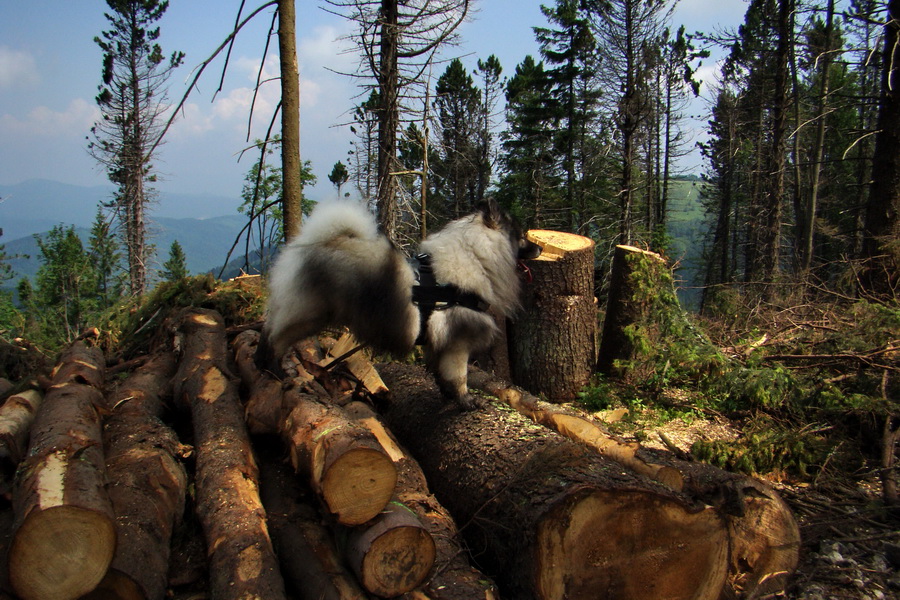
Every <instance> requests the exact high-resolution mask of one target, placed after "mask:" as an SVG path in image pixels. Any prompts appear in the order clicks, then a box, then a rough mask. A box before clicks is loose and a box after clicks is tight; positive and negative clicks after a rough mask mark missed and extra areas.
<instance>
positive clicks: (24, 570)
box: [9, 342, 116, 600]
mask: <svg viewBox="0 0 900 600" xmlns="http://www.w3.org/2000/svg"><path fill="white" fill-rule="evenodd" d="M103 368H104V361H103V354H102V353H101V352H100V351H99V350H98V349H96V348H87V347H86V346H85V345H84V344H83V343H81V342H77V343H75V344H73V345H72V346H71V347H70V348H69V349H68V350H67V351H66V352H64V353H63V356H62V357H61V358H60V362H59V365H58V366H57V368H56V369H54V376H53V380H52V386H51V387H50V389H49V390H48V392H47V395H46V397H45V398H44V402H43V404H42V405H41V408H40V410H39V411H38V413H37V416H36V417H35V421H34V424H33V427H32V432H31V442H30V444H29V449H28V456H27V458H26V459H25V460H24V461H23V462H22V465H21V467H20V469H19V474H18V476H17V479H16V485H15V489H14V491H13V510H14V512H15V523H14V526H13V528H14V534H13V538H12V542H11V545H10V550H9V578H10V583H11V584H12V587H13V589H14V590H15V591H16V594H17V595H18V596H20V597H21V598H23V599H24V600H30V599H32V598H34V599H46V598H73V599H74V598H78V597H79V596H81V595H82V594H85V593H87V592H89V591H91V590H92V589H94V587H96V586H97V584H98V583H99V582H100V580H101V579H103V575H104V574H105V573H106V570H107V568H108V567H109V564H110V562H111V561H112V558H113V552H114V550H115V546H116V532H115V527H114V525H113V523H114V515H113V511H112V505H111V504H110V501H109V497H108V495H107V492H106V488H105V485H104V484H105V479H106V473H105V466H104V461H103V450H102V444H101V441H100V436H101V434H100V417H99V414H98V409H97V407H98V406H102V402H103V397H102V395H101V393H100V392H99V391H98V389H97V388H95V387H92V386H91V385H88V384H86V383H83V382H84V381H91V382H93V383H94V384H97V385H98V386H99V385H102V382H103Z"/></svg>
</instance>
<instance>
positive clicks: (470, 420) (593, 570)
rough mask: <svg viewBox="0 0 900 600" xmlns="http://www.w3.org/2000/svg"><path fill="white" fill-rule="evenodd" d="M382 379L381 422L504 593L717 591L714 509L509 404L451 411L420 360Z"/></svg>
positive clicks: (719, 527)
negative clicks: (390, 396)
mask: <svg viewBox="0 0 900 600" xmlns="http://www.w3.org/2000/svg"><path fill="white" fill-rule="evenodd" d="M382 377H383V378H384V380H385V382H386V383H387V385H388V386H389V387H391V388H392V390H393V393H394V400H393V402H392V403H391V406H390V407H389V409H388V410H387V411H386V412H385V420H386V422H387V424H388V425H389V426H390V428H391V430H392V431H393V432H394V433H395V434H396V435H397V436H398V438H399V439H400V440H401V441H402V442H403V444H404V445H405V446H406V447H407V448H409V449H410V451H411V452H413V453H414V454H415V455H416V456H417V457H418V458H419V460H420V464H421V465H422V468H423V470H424V471H425V473H426V474H427V475H428V477H429V482H430V483H431V485H432V486H433V489H434V493H435V495H436V496H437V497H438V498H439V499H440V500H441V502H442V503H444V504H445V505H446V506H447V507H448V508H449V509H450V512H451V513H452V514H453V515H454V516H455V518H456V520H457V521H458V522H461V523H465V524H466V526H465V529H464V531H465V535H466V539H467V541H468V542H469V546H470V548H471V549H472V552H473V554H474V555H475V556H477V557H478V560H479V563H480V564H481V565H483V566H484V568H485V569H486V571H487V572H488V573H489V574H491V575H493V576H495V577H496V578H497V580H498V582H499V583H500V584H501V589H503V590H504V594H505V595H508V596H509V597H517V598H541V599H544V598H553V599H562V598H567V599H579V598H596V597H597V593H598V590H601V591H602V592H603V593H605V594H607V595H609V596H611V597H612V596H614V597H616V598H619V599H638V598H641V599H646V598H661V597H665V598H672V599H675V598H692V599H694V600H700V599H703V598H709V599H717V598H719V595H720V593H721V591H722V589H723V585H724V582H725V576H726V571H727V560H728V542H727V538H726V532H725V527H724V524H723V522H722V520H721V518H720V516H719V515H718V514H717V513H716V512H715V511H714V510H711V509H708V508H704V506H703V505H701V504H697V503H694V502H692V501H691V500H690V499H689V498H687V497H685V496H684V495H682V494H678V493H676V492H674V491H672V490H670V489H668V488H666V487H665V486H662V485H659V484H657V483H655V482H652V481H650V480H647V479H645V478H642V477H639V476H637V475H634V474H631V473H628V472H627V471H623V469H622V468H621V466H620V465H619V464H617V463H616V462H614V461H611V460H609V459H606V458H604V457H602V456H599V455H597V453H596V452H593V451H591V450H589V449H587V448H584V447H582V446H580V445H578V444H575V443H573V442H570V441H568V440H566V439H564V438H562V437H560V436H558V435H556V434H555V433H553V432H551V431H549V430H547V429H545V428H543V427H538V426H536V425H534V424H533V423H532V422H530V421H528V420H527V419H525V418H524V417H521V416H519V415H517V413H514V412H513V413H510V412H508V411H501V410H498V409H497V408H495V407H488V408H486V409H485V410H479V411H469V412H466V413H460V412H459V411H458V410H456V409H455V408H453V407H448V406H447V405H446V404H445V403H443V402H442V401H441V400H440V394H439V393H438V391H437V390H436V388H435V386H434V385H433V384H432V383H431V382H430V379H428V378H427V377H426V376H425V375H424V374H423V371H422V370H421V369H417V368H414V367H408V366H404V365H387V366H385V367H383V368H382ZM401 391H402V393H401Z"/></svg>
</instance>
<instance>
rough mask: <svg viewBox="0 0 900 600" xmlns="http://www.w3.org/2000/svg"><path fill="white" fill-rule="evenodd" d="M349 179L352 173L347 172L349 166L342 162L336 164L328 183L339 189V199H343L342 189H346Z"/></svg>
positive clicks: (329, 175)
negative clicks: (345, 185)
mask: <svg viewBox="0 0 900 600" xmlns="http://www.w3.org/2000/svg"><path fill="white" fill-rule="evenodd" d="M348 179H350V173H349V172H348V171H347V166H346V165H344V163H342V162H341V161H337V162H336V163H334V167H332V169H331V173H329V174H328V181H330V182H331V184H332V185H334V187H335V188H336V189H337V195H338V198H340V197H341V188H342V187H344V184H345V183H347V180H348Z"/></svg>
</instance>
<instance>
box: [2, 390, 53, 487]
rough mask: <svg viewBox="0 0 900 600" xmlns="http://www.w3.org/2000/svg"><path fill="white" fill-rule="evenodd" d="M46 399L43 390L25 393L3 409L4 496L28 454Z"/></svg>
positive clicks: (7, 402)
mask: <svg viewBox="0 0 900 600" xmlns="http://www.w3.org/2000/svg"><path fill="white" fill-rule="evenodd" d="M43 399H44V394H43V393H41V391H40V390H36V389H31V390H23V391H21V392H19V393H18V394H13V395H12V396H10V397H9V398H7V399H6V401H5V402H4V403H3V406H2V407H0V490H2V491H4V492H5V491H7V490H8V486H9V485H10V484H11V483H12V478H13V475H14V474H15V472H16V467H17V466H18V464H19V462H20V461H21V460H22V458H24V457H25V452H26V451H27V450H28V434H29V430H30V429H31V424H32V423H34V417H35V415H36V414H37V411H38V408H40V406H41V402H42V401H43Z"/></svg>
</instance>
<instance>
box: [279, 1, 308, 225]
mask: <svg viewBox="0 0 900 600" xmlns="http://www.w3.org/2000/svg"><path fill="white" fill-rule="evenodd" d="M296 24H297V17H296V12H295V9H294V0H278V51H279V55H280V57H281V58H280V60H281V176H282V178H283V180H282V188H283V193H282V199H281V207H282V215H283V226H284V237H285V241H290V240H291V239H293V238H294V236H296V235H297V234H298V233H299V232H300V221H301V219H302V218H303V215H302V212H301V200H302V198H303V182H302V181H301V180H300V170H301V163H300V73H299V69H298V67H297V38H296Z"/></svg>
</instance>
